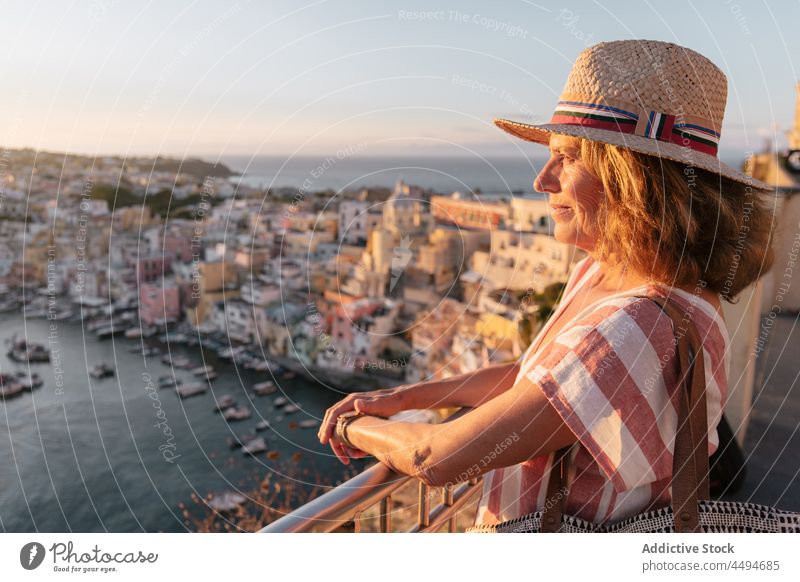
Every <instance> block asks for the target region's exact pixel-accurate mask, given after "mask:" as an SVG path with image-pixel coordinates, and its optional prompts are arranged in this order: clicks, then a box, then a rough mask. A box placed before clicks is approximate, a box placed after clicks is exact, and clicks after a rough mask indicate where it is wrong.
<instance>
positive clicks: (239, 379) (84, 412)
mask: <svg viewBox="0 0 800 582" xmlns="http://www.w3.org/2000/svg"><path fill="white" fill-rule="evenodd" d="M54 323H55V328H56V329H55V331H53V330H52V329H51V322H49V321H47V320H45V319H30V318H28V319H23V317H22V315H21V314H2V315H0V339H2V340H4V341H3V342H0V347H2V348H3V349H2V353H0V371H2V372H4V373H13V372H15V371H18V370H21V371H29V367H28V366H29V365H28V364H27V363H26V364H20V363H16V362H14V361H11V359H10V358H8V357H7V355H6V353H5V352H6V346H5V340H7V339H9V338H11V337H12V336H14V335H16V336H17V337H26V338H28V339H29V340H30V341H34V342H41V343H44V344H48V345H49V346H50V348H51V351H52V354H53V356H54V357H53V359H52V360H51V362H50V363H49V364H48V363H42V364H30V371H34V372H38V374H39V375H40V376H41V377H42V378H43V379H44V385H43V386H42V387H41V388H38V389H36V390H34V391H33V392H25V393H23V394H22V395H21V396H19V397H16V398H14V399H11V400H8V401H3V400H0V467H1V468H2V469H0V471H2V479H0V531H4V532H140V531H145V532H157V531H162V532H183V531H192V527H193V526H192V524H193V521H192V520H188V521H189V524H188V525H187V517H186V516H184V515H183V510H182V507H181V504H183V506H184V507H185V508H186V509H187V510H188V511H189V512H190V514H191V516H192V517H197V518H201V517H203V516H206V515H208V514H209V510H208V509H207V508H205V507H204V506H203V505H201V504H198V503H194V502H192V499H191V498H192V494H195V495H196V496H199V497H200V498H205V497H207V496H208V495H209V494H215V493H222V492H229V491H234V492H235V491H238V492H241V493H243V494H245V495H246V494H247V493H248V492H250V491H253V490H255V489H256V488H258V486H259V484H260V482H261V480H262V479H263V478H264V477H266V476H267V475H271V479H272V480H273V482H277V483H281V484H283V485H284V486H285V485H286V484H287V483H288V482H289V481H293V485H295V486H297V487H298V488H301V489H306V490H308V489H310V488H313V484H315V483H316V482H317V480H321V481H323V482H325V483H331V484H333V483H336V482H337V481H340V480H342V479H343V478H344V477H345V474H346V472H347V470H348V467H346V466H345V465H342V464H341V463H340V462H339V461H338V460H337V459H336V458H335V457H333V455H332V454H331V452H330V449H329V448H328V447H323V446H322V445H320V444H319V441H318V440H317V436H316V435H317V429H316V428H311V429H305V428H299V427H293V424H294V423H296V422H297V421H300V420H302V419H308V418H316V419H320V418H321V417H322V414H323V413H324V411H325V410H326V409H327V408H328V407H329V406H330V405H331V404H333V403H335V402H336V401H337V400H339V399H340V398H342V397H343V394H342V393H340V392H339V391H338V390H336V388H335V387H333V386H325V385H322V384H317V383H314V382H312V381H309V380H306V379H304V378H302V377H299V376H298V377H296V378H294V379H291V380H286V379H282V378H280V377H277V378H275V381H276V384H278V386H279V391H278V392H276V393H275V394H273V395H271V396H263V397H255V396H251V395H250V394H251V393H250V392H249V388H250V387H251V386H252V385H253V384H254V383H256V382H260V381H264V380H267V379H272V377H271V376H270V375H269V373H268V372H267V373H256V372H252V371H250V370H245V369H242V368H241V367H237V366H235V365H234V364H233V363H231V362H230V361H229V360H221V359H218V358H217V355H216V354H215V353H214V352H212V351H210V350H207V349H201V348H200V347H191V346H188V345H185V344H177V345H176V344H174V343H170V344H169V345H167V344H164V343H163V342H161V341H159V340H158V339H156V338H152V339H148V340H145V342H147V343H148V344H150V345H153V346H156V347H159V348H161V349H162V350H163V351H164V352H165V353H171V354H172V356H173V357H178V356H180V355H184V356H186V357H188V358H189V359H190V360H191V361H192V362H194V363H195V364H196V365H197V366H202V365H210V366H213V367H214V369H215V370H216V371H217V372H218V373H219V377H218V378H217V379H216V380H213V381H212V382H211V389H209V390H208V391H207V392H206V393H204V394H201V395H199V396H194V397H191V398H187V399H185V400H181V399H179V398H178V396H177V394H176V393H175V391H174V390H173V389H160V390H159V389H158V388H157V383H158V377H159V376H162V375H171V374H172V373H173V370H172V368H171V366H167V365H164V364H162V363H161V361H160V357H159V356H147V357H144V356H143V355H142V354H141V353H138V354H137V353H134V352H132V351H131V350H132V349H136V348H137V347H139V348H140V347H141V345H142V343H141V341H142V340H133V339H126V338H124V337H121V336H115V337H113V338H109V339H104V340H100V339H98V338H97V337H96V336H95V335H94V334H93V333H92V332H90V331H88V330H87V329H85V328H84V326H83V325H82V324H81V323H80V322H68V321H58V322H54ZM101 362H105V363H107V364H111V365H112V366H114V367H115V368H116V376H114V377H109V378H105V379H102V380H97V379H95V378H93V377H91V376H90V375H89V373H88V370H90V369H91V368H92V366H94V365H95V364H99V363H101ZM175 375H176V376H177V377H178V378H182V379H183V380H184V381H193V380H196V379H195V378H194V377H193V376H192V375H191V373H190V372H189V371H187V370H182V369H181V370H175ZM153 383H155V384H156V388H155V390H154V389H153ZM223 394H231V395H233V396H234V397H235V398H236V400H237V401H238V402H239V403H240V404H246V405H247V406H249V407H250V408H251V409H252V411H253V415H252V417H251V418H250V419H248V420H244V421H239V422H231V423H228V422H226V421H225V420H224V419H223V418H222V416H221V414H219V413H218V412H216V411H215V410H214V404H215V401H216V399H219V398H220V397H221V396H222V395H223ZM281 395H283V396H286V397H287V398H288V399H289V400H290V401H292V402H295V403H297V404H299V405H300V406H301V410H300V411H297V412H295V413H293V414H286V415H283V416H284V419H283V420H278V417H279V416H281V415H282V413H281V410H280V409H279V408H276V407H275V406H274V405H273V401H274V399H275V398H276V397H278V396H281ZM262 419H266V420H269V421H270V422H271V424H272V426H273V427H274V430H268V431H267V432H265V433H261V434H262V435H265V436H266V438H267V440H268V445H269V449H270V451H277V453H278V458H277V459H275V458H269V457H268V456H267V454H266V453H261V454H259V455H257V456H255V457H246V456H244V455H243V453H242V452H241V451H240V450H231V449H230V448H229V446H228V443H227V442H226V439H227V438H228V437H233V436H236V435H241V434H243V433H249V432H254V428H255V425H256V424H257V423H258V422H259V421H260V420H262ZM358 463H364V465H365V466H366V461H359V462H358ZM354 468H355V466H352V467H350V468H349V470H351V471H352V469H354Z"/></svg>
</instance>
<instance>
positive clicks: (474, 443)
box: [347, 379, 577, 486]
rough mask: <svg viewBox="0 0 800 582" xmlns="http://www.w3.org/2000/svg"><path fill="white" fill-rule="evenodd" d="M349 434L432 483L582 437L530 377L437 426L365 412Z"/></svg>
mask: <svg viewBox="0 0 800 582" xmlns="http://www.w3.org/2000/svg"><path fill="white" fill-rule="evenodd" d="M347 437H348V439H349V440H350V441H351V442H352V443H353V444H354V445H355V446H356V447H358V448H359V449H360V450H362V451H364V452H366V453H369V454H371V455H373V456H375V457H376V458H377V459H378V460H380V461H381V462H382V463H384V464H385V465H387V466H388V467H390V468H391V469H393V470H395V471H397V472H398V473H403V474H406V475H412V476H414V477H417V478H419V479H420V480H422V481H423V482H424V483H427V484H428V485H431V486H441V485H445V484H449V483H456V482H459V481H466V480H468V479H471V478H473V477H477V476H478V475H480V474H482V473H485V472H486V471H489V470H491V469H496V468H498V467H507V466H510V465H514V464H517V463H520V462H522V461H525V460H527V459H530V458H531V457H534V456H537V455H541V454H545V453H550V452H552V451H556V450H558V449H560V448H562V447H564V446H566V445H569V444H571V443H573V442H575V441H576V440H577V438H576V437H575V435H574V434H573V433H572V431H570V429H569V428H568V427H567V426H566V425H565V424H564V423H563V421H562V420H561V417H560V416H559V415H558V413H557V412H556V410H555V409H554V408H553V407H552V405H551V404H550V403H549V402H548V400H547V398H546V397H545V395H544V394H543V393H542V391H541V389H540V388H539V386H538V385H537V384H535V383H533V382H531V381H529V380H528V379H522V380H521V381H520V382H518V383H517V384H516V385H515V386H514V387H512V388H511V389H509V390H507V391H506V392H503V393H502V394H500V395H499V396H497V397H495V398H493V399H492V400H490V401H489V402H486V403H485V404H483V405H481V406H479V407H477V408H475V409H473V410H470V411H469V412H468V413H466V414H464V415H463V416H461V417H459V418H457V419H455V420H452V421H450V422H445V423H442V424H433V425H432V424H424V423H407V422H396V421H392V420H383V419H379V418H376V417H370V416H364V417H361V418H357V419H355V420H354V421H352V422H351V423H350V424H349V425H348V428H347Z"/></svg>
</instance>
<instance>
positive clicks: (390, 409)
mask: <svg viewBox="0 0 800 582" xmlns="http://www.w3.org/2000/svg"><path fill="white" fill-rule="evenodd" d="M413 386H415V384H409V385H404V386H397V387H395V388H386V389H384V390H373V391H371V392H359V393H356V394H349V395H347V396H346V397H345V398H343V399H342V400H340V401H339V402H337V403H336V404H334V405H333V406H331V407H330V408H329V409H328V410H327V411H325V416H324V417H323V419H322V426H320V428H319V433H318V434H317V436H318V437H319V442H321V443H322V444H323V445H324V444H326V443H328V442H331V448H333V452H334V453H336V456H337V457H339V459H340V460H341V461H342V462H343V463H344V462H345V461H344V460H343V457H341V456H340V455H339V452H343V450H342V449H341V447H342V446H344V445H342V444H341V443H339V442H338V441H336V440H332V437H333V435H334V433H335V431H336V420H337V419H338V418H339V415H340V414H343V413H345V412H349V411H351V410H355V411H358V412H362V413H364V414H374V415H375V416H384V417H389V416H392V415H393V414H397V413H398V412H400V411H401V410H407V409H408V408H411V407H413V405H411V404H410V402H409V398H408V391H409V390H410V389H411V388H412V387H413ZM334 443H335V444H336V446H334ZM337 448H338V449H339V451H337ZM351 450H352V449H351ZM362 456H363V455H362Z"/></svg>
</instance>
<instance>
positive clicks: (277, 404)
mask: <svg viewBox="0 0 800 582" xmlns="http://www.w3.org/2000/svg"><path fill="white" fill-rule="evenodd" d="M288 403H289V399H288V398H286V396H278V397H277V398H276V399H275V400H273V401H272V404H273V405H274V406H275V408H280V407H281V406H284V405H285V404H288Z"/></svg>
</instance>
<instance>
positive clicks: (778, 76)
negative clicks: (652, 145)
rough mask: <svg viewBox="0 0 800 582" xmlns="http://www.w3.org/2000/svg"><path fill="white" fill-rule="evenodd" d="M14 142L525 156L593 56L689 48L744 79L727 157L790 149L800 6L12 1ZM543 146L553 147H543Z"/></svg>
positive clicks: (1, 94)
mask: <svg viewBox="0 0 800 582" xmlns="http://www.w3.org/2000/svg"><path fill="white" fill-rule="evenodd" d="M0 5H2V18H1V19H0V27H2V30H3V35H2V36H3V39H4V43H3V44H4V50H3V55H2V56H0V79H2V87H3V90H2V91H0V110H2V111H3V115H2V116H0V147H34V148H39V149H45V150H50V151H70V152H76V153H85V154H90V155H99V154H102V155H106V154H118V155H155V154H163V155H174V156H187V155H198V156H214V157H216V156H221V155H248V156H249V155H350V154H349V153H348V152H350V153H352V152H358V153H359V154H360V155H420V154H437V155H465V156H471V155H475V154H476V153H478V154H480V155H498V156H499V155H516V154H518V153H519V152H527V151H531V148H541V146H536V145H534V144H527V143H525V142H520V140H516V139H514V138H512V137H511V136H508V135H506V134H505V133H503V132H501V131H500V130H499V129H497V128H496V127H494V126H493V125H492V122H491V121H492V118H494V117H508V118H511V119H519V120H521V121H526V120H536V121H546V120H547V119H549V117H550V114H551V113H552V110H553V107H554V106H555V104H556V102H557V100H558V95H559V94H560V92H561V89H562V88H563V85H564V82H565V81H566V78H567V75H568V73H569V70H570V68H571V66H572V63H573V62H574V61H575V58H576V57H577V56H578V54H579V53H580V51H581V50H582V49H583V48H585V47H587V46H590V45H592V44H595V43H596V42H600V41H606V40H617V39H630V38H644V39H657V40H666V41H670V42H675V43H677V44H680V45H683V46H686V47H689V48H692V49H694V50H696V51H698V52H700V53H702V54H703V55H705V56H707V57H708V58H710V59H711V60H712V61H713V62H714V63H716V64H717V65H718V66H719V67H720V68H721V69H722V70H723V71H724V72H725V73H726V75H727V76H728V104H727V109H726V112H725V120H724V124H723V128H722V140H721V150H720V155H721V156H723V155H725V154H726V153H727V154H730V153H732V152H733V153H740V152H741V153H746V152H749V151H754V150H755V151H758V150H761V149H762V148H763V147H764V143H765V141H766V140H771V141H773V142H775V143H777V145H778V147H784V146H785V136H784V135H783V132H784V131H786V130H787V129H789V127H791V125H792V124H793V122H794V109H795V107H794V103H795V90H796V89H795V84H796V82H797V81H798V80H800V64H797V65H796V63H795V57H800V35H798V34H797V23H798V22H800V2H798V1H793V2H789V1H770V2H769V3H767V2H765V1H763V0H754V1H748V2H745V1H744V0H707V1H702V2H701V1H699V0H697V1H695V2H686V1H681V0H670V1H669V2H655V1H652V0H645V1H637V2H630V1H609V0H606V1H603V2H589V1H582V2H546V1H544V0H541V1H537V2H530V1H527V0H506V1H504V2H491V3H490V2H485V1H484V2H477V1H476V2H472V1H464V0H461V1H457V2H456V1H453V2H438V1H436V0H428V1H420V2H406V1H402V0H401V1H398V2H385V1H375V0H372V1H368V0H354V1H344V0H342V1H334V0H315V1H313V2H308V1H307V0H291V1H278V0H275V1H273V0H270V1H261V2H257V1H255V0H251V1H247V0H238V1H231V2H206V1H197V2H177V1H175V2H164V1H162V2H156V1H152V2H146V1H139V2H133V1H130V2H123V1H121V0H87V1H84V2H77V1H73V2H69V1H43V2H36V1H31V0H23V1H13V2H2V3H0ZM537 151H538V150H537Z"/></svg>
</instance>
